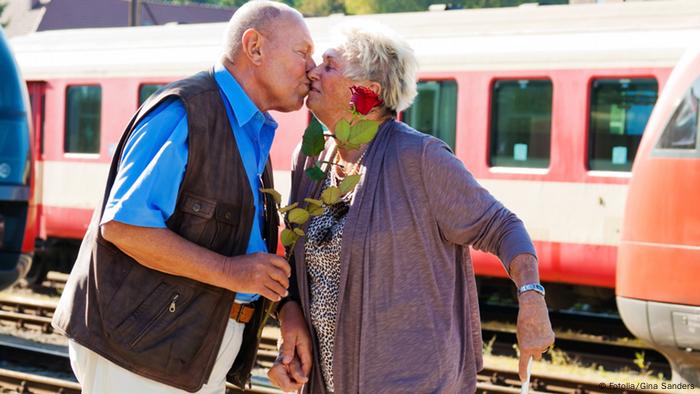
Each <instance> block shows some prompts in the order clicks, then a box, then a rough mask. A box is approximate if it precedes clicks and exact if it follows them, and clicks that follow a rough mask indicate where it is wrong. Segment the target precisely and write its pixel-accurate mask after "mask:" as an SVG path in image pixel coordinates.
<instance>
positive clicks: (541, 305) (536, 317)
mask: <svg viewBox="0 0 700 394" xmlns="http://www.w3.org/2000/svg"><path fill="white" fill-rule="evenodd" d="M518 302H519V307H520V309H519V311H518V325H517V337H518V347H519V349H520V365H519V368H518V370H519V371H518V372H519V374H520V380H521V381H525V379H527V363H528V360H529V358H530V357H532V358H534V359H535V360H540V359H541V358H542V353H545V352H546V351H547V350H548V349H549V347H550V346H552V345H553V344H554V331H552V324H551V323H550V322H549V313H548V311H547V304H546V303H545V301H544V297H543V296H542V295H540V294H538V293H536V292H533V291H529V292H525V293H523V294H521V295H520V297H519V298H518Z"/></svg>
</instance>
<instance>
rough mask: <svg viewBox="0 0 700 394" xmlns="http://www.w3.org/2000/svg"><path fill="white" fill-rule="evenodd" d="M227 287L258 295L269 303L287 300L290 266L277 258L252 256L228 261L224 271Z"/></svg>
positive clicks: (264, 255)
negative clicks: (285, 298)
mask: <svg viewBox="0 0 700 394" xmlns="http://www.w3.org/2000/svg"><path fill="white" fill-rule="evenodd" d="M221 269H222V271H223V278H222V280H223V281H224V283H225V287H226V288H227V289H229V290H231V291H235V292H237V293H257V294H260V295H262V296H263V297H265V298H267V299H268V300H270V301H275V302H276V301H279V300H280V299H282V297H286V296H287V288H288V287H289V276H290V275H291V274H292V270H291V268H290V266H289V263H288V262H287V261H286V260H285V259H283V258H281V257H279V256H277V255H274V254H270V253H262V252H261V253H253V254H248V255H241V256H235V257H226V258H225V260H224V262H223V263H222V267H221Z"/></svg>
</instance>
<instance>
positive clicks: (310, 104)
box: [306, 95, 318, 112]
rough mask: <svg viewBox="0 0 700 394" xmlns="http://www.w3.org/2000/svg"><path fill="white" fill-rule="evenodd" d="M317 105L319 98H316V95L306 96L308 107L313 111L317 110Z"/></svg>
mask: <svg viewBox="0 0 700 394" xmlns="http://www.w3.org/2000/svg"><path fill="white" fill-rule="evenodd" d="M317 105H318V100H315V99H314V97H311V95H309V96H307V97H306V108H308V109H309V110H310V111H311V112H315V111H314V110H315V109H316V108H317V107H316V106H317Z"/></svg>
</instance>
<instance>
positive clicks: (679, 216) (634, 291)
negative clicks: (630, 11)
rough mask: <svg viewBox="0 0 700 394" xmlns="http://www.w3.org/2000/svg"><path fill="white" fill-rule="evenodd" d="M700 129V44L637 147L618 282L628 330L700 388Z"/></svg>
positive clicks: (679, 376) (688, 57)
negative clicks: (651, 345)
mask: <svg viewBox="0 0 700 394" xmlns="http://www.w3.org/2000/svg"><path fill="white" fill-rule="evenodd" d="M699 129H700V47H695V48H693V49H691V50H689V51H688V53H687V55H686V56H685V57H683V58H682V60H681V61H680V62H679V64H678V65H677V66H676V68H675V69H674V71H673V73H672V74H671V76H670V77H669V79H668V82H667V84H666V87H665V88H664V91H663V93H662V95H661V96H660V97H659V101H658V103H657V104H656V107H655V108H654V112H653V113H652V115H651V118H650V119H649V124H648V126H647V129H646V131H645V132H644V137H643V138H642V143H641V145H640V147H639V151H638V153H637V159H636V160H635V163H634V167H633V169H632V179H631V180H630V183H629V192H628V196H627V206H626V211H625V220H624V225H623V232H622V239H621V242H620V245H619V247H618V262H617V285H616V293H617V305H618V309H619V311H620V314H621V316H622V318H623V320H624V322H625V324H626V325H627V327H629V329H630V331H632V333H634V334H635V335H636V336H637V337H639V338H642V339H644V340H646V341H648V342H650V343H652V344H653V345H654V346H655V347H656V348H657V349H658V350H659V351H661V352H662V353H663V354H664V355H666V357H667V358H668V359H669V360H670V361H671V365H672V369H673V372H674V376H673V378H674V380H677V381H685V382H688V383H691V384H693V385H694V386H695V387H700V290H698V281H700V204H698V200H697V196H698V195H697V194H696V193H695V192H697V191H698V188H699V187H700V140H698V137H699V135H700V133H699V132H698V131H699ZM686 387H687V386H686ZM678 388H679V390H678V391H679V392H682V391H683V390H681V389H683V388H685V387H683V386H680V387H678Z"/></svg>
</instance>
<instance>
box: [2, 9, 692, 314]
mask: <svg viewBox="0 0 700 394" xmlns="http://www.w3.org/2000/svg"><path fill="white" fill-rule="evenodd" d="M365 18H371V19H374V20H377V21H379V22H382V23H384V24H386V25H389V26H391V27H392V28H394V29H395V30H397V31H398V32H399V33H400V34H402V35H403V36H404V37H406V38H407V39H408V40H409V42H410V43H411V45H412V46H413V48H414V49H415V51H416V54H417V56H418V58H419V60H420V70H421V71H420V80H421V82H420V86H419V92H420V94H419V96H418V98H417V101H416V102H415V103H414V105H413V106H412V107H411V109H409V110H408V111H406V112H405V113H403V114H402V117H403V119H404V120H405V121H407V122H408V123H410V124H412V125H413V126H414V127H416V128H417V129H419V130H422V131H425V132H428V133H432V134H434V135H436V136H438V137H440V138H443V139H444V140H445V141H447V142H448V143H449V144H450V145H452V146H453V147H454V150H455V153H456V154H457V155H458V156H459V157H460V159H461V160H463V161H464V163H465V164H466V166H467V167H468V168H469V169H470V170H471V171H472V173H473V174H474V175H475V176H476V178H477V179H478V180H479V181H480V182H481V183H482V184H483V185H484V186H485V187H486V188H488V189H489V190H490V191H491V192H492V193H493V194H494V195H495V196H496V197H497V198H499V199H500V200H501V201H502V202H504V203H505V205H506V206H508V207H509V208H510V209H512V210H513V211H514V212H516V213H517V214H518V215H519V216H520V217H521V218H522V219H523V221H524V222H525V225H526V226H527V229H528V231H529V232H530V234H531V236H532V238H533V240H534V242H535V245H536V248H537V251H538V254H539V260H540V267H541V275H542V280H543V281H544V282H545V283H546V285H547V288H548V294H550V296H549V297H550V303H552V304H559V305H561V306H566V305H571V304H572V303H574V302H577V301H585V302H595V301H598V302H604V303H608V304H612V305H613V308H614V286H615V269H616V259H617V254H618V246H619V244H620V232H621V229H622V224H623V214H624V208H625V200H626V197H627V192H628V184H629V181H630V174H631V172H630V169H631V167H632V163H633V161H634V158H635V156H636V154H637V149H638V146H639V142H640V140H641V139H642V135H643V132H644V127H645V125H646V123H647V119H648V117H649V115H650V113H651V111H652V108H653V105H654V103H655V102H656V99H657V95H658V93H659V92H660V91H661V89H662V88H663V87H664V86H665V85H666V82H667V79H668V77H669V74H670V72H671V70H672V68H673V66H674V65H675V64H676V63H677V62H678V60H679V59H680V57H681V55H682V53H683V52H684V50H685V49H686V48H687V47H689V46H690V45H691V44H692V43H694V42H697V41H698V37H699V36H700V35H699V34H700V3H699V2H695V1H679V2H634V3H615V4H585V5H571V6H546V7H532V6H530V7H517V8H505V9H481V10H458V11H442V12H421V13H402V14H385V15H372V16H361V17H360V16H357V17H356V16H342V15H341V16H330V17H325V18H309V19H308V24H309V27H310V29H311V31H312V35H313V37H314V40H315V42H316V47H317V50H316V53H317V54H320V53H322V52H323V50H324V49H325V48H326V47H327V46H328V45H330V42H331V31H332V29H333V27H334V26H336V25H338V24H340V23H342V22H348V21H359V20H361V19H365ZM224 26H225V25H224V24H206V25H181V26H177V25H173V26H150V27H137V28H109V29H83V30H66V31H49V32H41V33H35V34H31V35H28V36H24V37H17V38H15V39H13V40H12V41H11V45H12V47H13V50H14V51H15V53H16V55H17V59H18V62H19V64H20V67H21V69H22V72H23V74H24V77H25V78H26V79H27V81H28V87H29V92H30V97H31V102H32V105H33V121H34V124H35V125H36V128H35V129H36V132H35V136H34V138H35V145H34V146H35V152H34V157H35V158H36V160H35V162H34V173H35V177H36V186H37V187H36V190H35V192H36V203H37V206H36V209H37V221H36V232H37V234H38V239H39V241H40V242H38V245H39V247H38V252H37V256H39V257H42V256H43V258H40V259H38V260H40V261H41V262H40V263H38V264H35V269H34V271H35V274H36V273H37V271H41V267H46V266H47V264H45V263H46V262H47V261H51V262H52V264H55V263H56V262H61V261H62V262H63V263H62V264H64V265H65V267H64V268H66V269H67V268H68V266H69V265H70V264H71V263H72V257H73V256H72V254H73V253H75V250H76V247H77V244H78V242H79V240H80V238H81V237H82V235H83V233H84V232H85V229H86V227H87V225H88V221H89V218H90V215H91V213H92V209H93V207H94V206H95V204H96V203H97V202H98V201H99V199H100V196H101V193H102V192H103V185H104V182H105V179H106V176H107V171H108V164H109V162H110V160H111V158H112V155H113V153H114V149H115V145H116V143H117V141H118V139H119V136H120V134H121V133H122V131H123V129H124V126H125V125H126V123H127V122H128V120H129V118H130V117H131V115H132V114H133V113H134V111H135V110H136V108H137V107H138V105H139V103H140V101H141V100H142V99H143V98H144V97H146V96H148V94H150V93H151V92H153V91H154V90H155V89H156V88H157V87H158V86H159V85H161V84H165V83H167V82H170V81H172V80H175V79H178V78H181V77H184V76H187V75H190V74H192V73H194V72H196V71H199V70H202V69H205V68H207V67H210V66H211V65H212V64H213V62H214V61H215V60H216V59H217V58H218V51H219V44H220V41H221V40H220V39H221V37H222V35H223V31H224ZM273 116H274V117H275V118H276V119H277V120H278V121H279V124H280V128H279V130H278V132H277V136H276V139H275V143H274V145H273V150H272V160H273V163H274V164H275V168H276V171H275V178H276V179H275V181H276V185H277V188H278V189H279V190H280V191H286V190H287V189H288V186H289V176H288V175H289V170H290V156H291V153H292V150H293V148H294V147H295V146H296V144H297V143H298V142H299V141H300V137H301V134H302V132H303V130H304V129H305V127H306V126H307V124H308V122H309V119H310V116H309V113H308V111H307V110H305V109H302V110H301V111H298V112H294V113H289V114H281V113H275V114H273ZM62 254H63V256H64V257H63V258H60V256H61V255H62ZM47 255H48V256H50V258H49V259H47V258H46V256H47ZM474 263H475V269H476V273H477V275H479V277H480V279H481V283H483V284H492V283H498V282H499V281H503V282H505V280H503V278H504V277H505V273H504V272H503V269H502V268H501V266H500V263H498V261H497V260H496V258H495V257H492V256H488V255H486V254H482V253H475V254H474ZM499 278H500V279H499Z"/></svg>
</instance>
